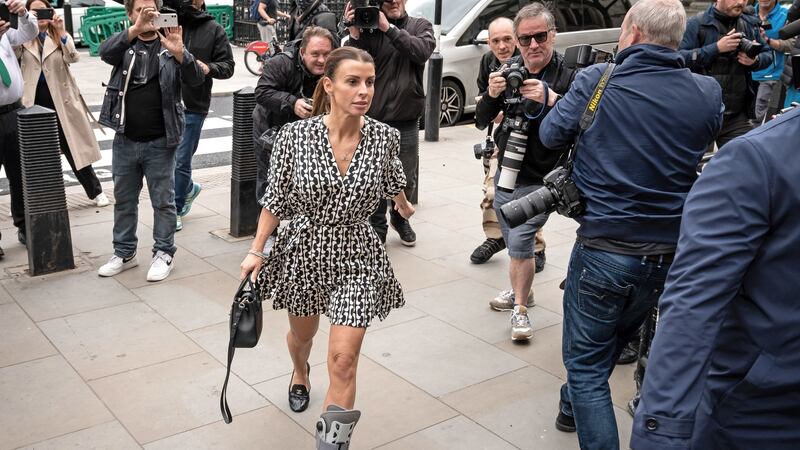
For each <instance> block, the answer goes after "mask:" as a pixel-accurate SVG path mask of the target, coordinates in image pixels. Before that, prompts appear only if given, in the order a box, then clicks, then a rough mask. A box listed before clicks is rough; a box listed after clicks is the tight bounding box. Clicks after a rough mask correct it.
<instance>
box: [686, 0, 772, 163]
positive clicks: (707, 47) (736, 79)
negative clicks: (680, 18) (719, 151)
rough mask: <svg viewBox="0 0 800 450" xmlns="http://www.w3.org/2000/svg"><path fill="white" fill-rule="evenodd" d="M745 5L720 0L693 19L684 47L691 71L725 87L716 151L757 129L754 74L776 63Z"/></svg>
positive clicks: (687, 26) (687, 63)
mask: <svg viewBox="0 0 800 450" xmlns="http://www.w3.org/2000/svg"><path fill="white" fill-rule="evenodd" d="M745 4H746V0H717V2H716V3H714V4H712V5H710V6H709V7H708V9H707V10H706V11H705V12H703V13H702V14H698V15H696V16H693V17H691V18H690V19H689V21H688V23H687V24H686V32H685V33H684V35H683V40H682V41H681V45H680V53H681V56H683V59H684V60H685V61H686V67H688V68H689V69H691V70H692V72H695V73H699V74H703V75H709V76H711V77H713V78H714V79H715V80H717V82H718V83H719V85H720V86H721V87H722V95H723V101H724V103H725V116H724V119H723V121H722V129H720V131H719V135H718V136H717V137H716V139H715V140H716V143H717V148H720V147H722V146H723V145H725V143H727V142H728V141H730V140H731V139H733V138H735V137H737V136H741V135H743V134H745V133H747V132H748V131H750V130H751V129H752V128H753V126H752V125H751V123H750V119H751V118H754V117H753V114H754V108H753V102H754V101H755V95H756V91H757V89H758V88H757V86H756V83H755V82H754V81H753V80H752V79H751V76H750V75H751V72H753V71H758V70H763V69H766V68H768V67H770V65H772V61H773V58H772V50H771V48H770V47H769V46H768V45H767V44H766V42H764V40H763V39H762V38H761V31H760V29H759V27H758V19H757V18H756V17H755V16H753V15H752V14H744V13H743V12H744V8H745ZM748 53H749V54H748Z"/></svg>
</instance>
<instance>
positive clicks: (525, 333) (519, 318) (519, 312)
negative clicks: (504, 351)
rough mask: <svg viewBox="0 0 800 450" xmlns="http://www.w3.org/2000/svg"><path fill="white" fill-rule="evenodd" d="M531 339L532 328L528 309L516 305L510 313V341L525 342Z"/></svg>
mask: <svg viewBox="0 0 800 450" xmlns="http://www.w3.org/2000/svg"><path fill="white" fill-rule="evenodd" d="M532 337H533V326H532V325H531V319H529V318H528V308H526V307H524V306H520V305H517V306H515V307H514V312H512V313H511V340H512V341H527V340H528V339H530V338H532Z"/></svg>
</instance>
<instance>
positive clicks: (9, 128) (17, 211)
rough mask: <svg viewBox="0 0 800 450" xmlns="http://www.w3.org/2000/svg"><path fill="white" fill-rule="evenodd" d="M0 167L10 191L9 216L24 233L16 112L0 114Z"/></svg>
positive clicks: (23, 204) (23, 208)
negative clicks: (4, 171)
mask: <svg viewBox="0 0 800 450" xmlns="http://www.w3.org/2000/svg"><path fill="white" fill-rule="evenodd" d="M0 106H2V105H0ZM0 166H2V167H4V168H5V169H6V177H7V178H8V188H9V190H10V191H11V216H12V217H13V219H14V226H15V227H17V228H19V229H20V230H22V231H25V202H24V200H23V197H22V169H21V167H20V162H19V137H18V135H17V111H9V112H6V113H3V114H0Z"/></svg>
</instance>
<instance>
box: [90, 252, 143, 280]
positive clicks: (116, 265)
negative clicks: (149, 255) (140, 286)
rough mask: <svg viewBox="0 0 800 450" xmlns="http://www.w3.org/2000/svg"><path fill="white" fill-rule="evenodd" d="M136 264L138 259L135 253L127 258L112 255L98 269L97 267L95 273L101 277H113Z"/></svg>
mask: <svg viewBox="0 0 800 450" xmlns="http://www.w3.org/2000/svg"><path fill="white" fill-rule="evenodd" d="M138 265H139V261H138V260H137V259H136V255H133V256H131V257H130V258H128V259H122V258H120V257H119V256H117V255H114V256H112V257H111V259H109V260H108V262H107V263H105V264H103V265H102V266H101V267H100V268H99V269H97V274H98V275H100V276H101V277H113V276H114V275H116V274H118V273H120V272H123V271H126V270H128V269H132V268H134V267H136V266H138Z"/></svg>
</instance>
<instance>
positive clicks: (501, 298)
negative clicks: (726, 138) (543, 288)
mask: <svg viewBox="0 0 800 450" xmlns="http://www.w3.org/2000/svg"><path fill="white" fill-rule="evenodd" d="M514 299H515V296H514V290H513V289H509V290H507V291H502V292H500V293H499V294H497V297H495V298H493V299H491V300H489V307H490V308H492V309H493V310H495V311H511V310H512V309H514ZM535 304H536V302H535V301H534V300H533V289H531V291H530V292H529V293H528V302H527V304H526V306H527V307H528V308H532V307H533V305H535Z"/></svg>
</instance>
